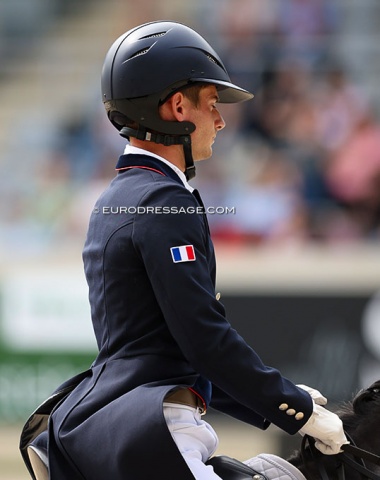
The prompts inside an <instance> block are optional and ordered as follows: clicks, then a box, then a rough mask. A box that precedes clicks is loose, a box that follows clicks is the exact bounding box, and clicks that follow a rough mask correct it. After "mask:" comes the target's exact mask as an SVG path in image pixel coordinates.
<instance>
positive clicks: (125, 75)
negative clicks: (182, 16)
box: [102, 21, 253, 179]
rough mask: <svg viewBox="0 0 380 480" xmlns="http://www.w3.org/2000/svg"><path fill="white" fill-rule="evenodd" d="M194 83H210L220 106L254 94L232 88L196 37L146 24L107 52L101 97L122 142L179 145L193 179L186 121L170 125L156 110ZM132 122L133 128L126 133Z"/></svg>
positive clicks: (180, 28)
mask: <svg viewBox="0 0 380 480" xmlns="http://www.w3.org/2000/svg"><path fill="white" fill-rule="evenodd" d="M195 83H206V84H207V83H210V84H212V85H215V86H216V88H217V90H218V95H219V101H220V102H221V103H236V102H242V101H245V100H249V99H251V98H252V97H253V95H252V94H251V93H250V92H248V91H247V90H244V89H242V88H240V87H238V86H236V85H234V84H233V83H231V79H230V77H229V75H228V73H227V71H226V68H225V67H224V65H223V63H222V61H221V59H220V58H219V56H218V54H217V53H216V52H215V51H214V50H213V48H212V47H211V46H210V45H209V44H208V43H207V42H206V40H204V38H202V37H201V36H200V35H199V34H198V33H197V32H195V31H194V30H192V29H191V28H189V27H187V26H185V25H182V24H180V23H176V22H169V21H158V22H151V23H146V24H144V25H141V26H138V27H136V28H133V29H132V30H129V31H128V32H126V33H125V34H123V35H122V36H121V37H119V38H118V39H117V40H116V41H115V42H114V44H113V45H112V46H111V48H110V49H109V51H108V53H107V55H106V58H105V61H104V65H103V71H102V95H103V102H104V104H105V107H106V110H107V114H108V118H109V119H110V121H111V122H112V124H113V125H114V126H115V127H116V128H117V129H118V130H120V134H121V135H122V136H124V137H126V138H129V137H131V136H133V137H136V138H138V139H140V140H149V141H153V142H156V143H162V144H164V145H174V144H182V145H183V147H184V152H185V161H186V172H185V173H186V176H187V178H188V179H190V178H192V177H194V176H195V167H194V162H193V158H192V154H191V137H190V134H191V133H192V132H193V131H194V130H195V125H194V124H193V123H191V122H169V121H165V120H162V119H161V117H160V116H159V112H158V107H159V106H160V105H161V104H162V103H164V102H165V101H166V100H167V99H168V98H169V97H170V96H171V95H172V94H174V93H175V92H176V91H178V90H180V89H181V88H183V87H186V86H190V85H192V84H195ZM131 123H134V124H136V125H138V128H137V129H134V128H131V127H130V126H127V125H128V124H129V125H130V124H131Z"/></svg>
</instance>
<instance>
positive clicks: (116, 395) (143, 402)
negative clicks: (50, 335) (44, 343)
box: [49, 21, 346, 480]
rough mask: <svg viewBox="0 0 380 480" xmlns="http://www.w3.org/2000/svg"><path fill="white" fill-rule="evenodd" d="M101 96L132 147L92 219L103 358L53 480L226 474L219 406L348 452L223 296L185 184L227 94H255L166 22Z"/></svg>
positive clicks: (64, 441) (339, 432)
mask: <svg viewBox="0 0 380 480" xmlns="http://www.w3.org/2000/svg"><path fill="white" fill-rule="evenodd" d="M102 94H103V101H104V104H105V107H106V110H107V113H108V117H109V119H110V121H111V122H112V124H113V125H114V126H115V127H116V128H117V129H118V130H119V131H120V134H121V135H122V136H124V137H126V138H128V139H129V143H128V145H127V147H126V150H125V152H124V154H123V155H121V157H120V158H119V161H118V163H117V167H116V168H117V172H118V173H117V175H116V177H115V178H114V180H113V181H112V182H111V184H110V186H109V187H108V188H107V189H106V191H105V192H104V193H103V194H102V196H101V197H100V198H99V200H98V202H97V204H96V208H95V209H94V212H93V213H92V215H91V219H90V225H89V230H88V235H87V240H86V244H85V248H84V252H83V258H84V266H85V272H86V277H87V281H88V285H89V298H90V303H91V312H92V321H93V326H94V331H95V335H96V339H97V342H98V347H99V354H98V356H97V358H96V360H95V361H94V363H93V365H92V368H91V369H90V371H89V372H88V374H87V376H86V378H85V379H84V380H82V381H81V382H80V383H79V385H78V386H77V387H76V388H75V389H74V390H73V392H72V393H71V394H70V395H69V396H68V398H67V399H66V400H65V401H64V402H63V403H61V404H60V405H59V407H58V408H57V409H56V410H55V411H54V413H53V415H52V417H51V421H50V425H49V435H50V436H49V458H50V475H51V477H50V478H52V479H54V480H63V479H67V478H70V479H71V480H76V479H81V480H83V479H88V480H104V479H105V478H107V479H108V478H109V479H112V480H127V479H133V480H136V479H138V480H147V479H151V478H159V479H161V478H165V479H166V480H171V479H172V480H174V479H175V480H178V479H181V480H191V479H193V478H196V479H202V480H206V479H210V480H211V479H213V480H215V479H218V478H220V477H218V476H217V475H216V474H215V473H214V471H213V469H212V467H211V466H207V465H206V464H205V462H206V461H207V459H208V458H209V457H210V456H211V455H212V454H213V452H214V451H215V449H216V447H217V443H218V439H217V436H216V434H215V432H214V430H213V429H212V427H211V426H210V425H209V424H208V423H207V422H206V421H205V420H204V417H201V415H202V414H204V413H206V410H207V409H208V407H209V406H211V407H213V408H215V409H217V410H220V411H222V412H224V413H227V414H229V415H231V416H232V417H235V418H237V419H239V420H242V421H244V422H246V423H249V424H251V425H254V426H256V427H258V428H261V429H266V428H267V427H268V426H269V425H270V423H274V424H275V425H277V426H278V427H280V428H281V429H283V430H284V431H285V432H288V433H289V434H294V433H296V432H299V431H300V432H301V433H303V434H309V435H312V436H314V437H315V438H317V439H318V440H317V448H319V449H320V450H321V451H322V452H323V453H326V454H335V453H337V452H339V450H340V447H341V445H342V444H343V443H345V442H346V438H345V436H344V433H343V429H342V423H341V421H340V420H339V418H338V417H337V416H336V415H335V414H333V413H331V412H329V411H328V410H326V409H324V408H323V407H322V406H320V405H321V404H324V403H325V402H326V399H325V398H324V397H323V396H322V395H321V394H320V393H319V392H318V391H316V390H314V389H311V388H308V387H305V386H296V385H294V384H293V383H292V382H291V381H290V380H288V379H286V378H285V377H283V376H282V375H281V373H280V372H279V371H278V370H276V369H274V368H271V367H268V366H265V365H264V364H263V362H262V361H261V359H260V358H259V357H258V355H257V354H256V353H255V351H254V350H253V349H252V348H251V347H250V346H249V345H247V343H246V342H245V341H244V340H243V338H241V337H240V336H239V334H238V333H237V332H236V331H235V330H234V329H232V328H231V325H230V324H229V323H228V321H227V319H226V315H225V310H224V307H223V305H222V304H221V302H220V301H219V299H218V298H216V295H215V256H214V250H213V246H212V242H211V239H210V235H209V230H208V225H207V218H206V216H205V214H204V212H203V207H202V203H201V199H200V196H199V193H198V192H197V191H196V190H194V189H193V188H192V187H191V186H190V185H189V183H188V181H189V180H190V179H191V178H193V177H194V175H195V166H194V161H200V160H203V159H205V158H208V157H210V156H211V153H212V144H213V142H214V140H215V137H216V135H217V133H218V132H219V131H220V130H222V129H223V128H224V126H225V123H224V120H223V118H222V117H221V115H220V113H219V111H218V103H223V102H231V103H234V102H240V101H245V100H249V99H250V98H252V94H251V93H249V92H248V91H246V90H244V89H242V88H240V87H238V86H236V85H234V84H232V83H231V80H230V78H229V76H228V73H227V71H226V69H225V67H224V65H223V63H222V61H221V59H220V58H219V56H218V55H217V53H216V52H215V51H214V50H213V49H212V48H211V47H210V45H209V44H208V43H207V42H206V41H205V40H204V39H203V38H202V37H201V36H200V35H199V34H198V33H196V32H195V31H194V30H192V29H190V28H188V27H186V26H184V25H182V24H179V23H175V22H168V21H159V22H152V23H148V24H144V25H141V26H139V27H136V28H134V29H132V30H130V31H128V32H127V33H125V34H124V35H122V36H121V37H120V38H119V39H118V40H116V42H115V43H114V44H113V45H112V46H111V48H110V50H109V52H108V54H107V56H106V59H105V63H104V67H103V73H102ZM121 207H122V209H121ZM109 212H116V213H114V214H110V213H109ZM253 315H254V313H253Z"/></svg>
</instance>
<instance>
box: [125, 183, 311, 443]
mask: <svg viewBox="0 0 380 480" xmlns="http://www.w3.org/2000/svg"><path fill="white" fill-rule="evenodd" d="M141 206H144V207H147V206H150V207H159V208H155V210H154V211H155V212H157V211H159V210H162V213H150V214H149V213H146V214H145V215H138V216H137V218H136V220H135V224H134V230H133V242H134V245H135V248H136V250H137V251H138V252H139V254H140V255H141V258H142V259H143V262H144V264H145V268H146V270H147V272H148V275H149V277H150V280H151V284H152V288H153V290H154V293H155V296H156V298H157V301H158V303H159V306H160V308H161V310H162V313H163V316H164V318H165V320H166V322H167V325H168V328H169V330H170V332H171V334H172V336H173V337H174V339H175V341H176V342H177V344H178V345H179V347H180V349H181V351H182V353H183V355H184V357H185V358H186V359H187V361H188V362H189V363H190V364H191V365H192V367H193V368H194V370H195V371H196V372H197V373H199V374H201V375H203V376H204V377H206V378H208V379H209V380H210V381H211V382H212V383H213V384H214V385H215V387H216V390H215V391H216V392H219V393H220V395H218V394H216V395H215V398H216V400H215V404H214V406H215V408H219V409H220V410H224V411H226V413H229V414H231V415H233V416H235V417H237V418H239V416H240V418H241V419H243V420H244V421H247V422H249V423H252V424H255V425H257V426H260V427H261V428H266V426H267V425H268V424H269V422H272V423H274V424H275V425H277V426H278V427H279V428H281V429H283V430H284V431H286V432H288V433H291V434H293V433H295V432H297V431H298V430H299V429H301V428H302V426H303V425H304V424H305V423H306V421H307V420H308V418H309V417H310V415H311V413H312V400H311V398H310V396H309V394H307V393H306V392H304V391H302V390H300V389H299V388H298V387H296V386H295V385H294V384H293V383H292V382H290V381H289V380H288V379H286V378H284V377H283V376H282V375H281V373H280V372H279V371H278V370H277V369H275V368H271V367H268V366H266V365H264V364H263V362H262V361H261V359H260V358H259V356H258V355H257V354H256V353H255V351H254V350H253V349H252V348H251V347H250V346H249V345H248V344H247V343H246V342H245V341H244V339H243V338H242V337H241V336H240V335H239V334H238V333H237V332H236V331H235V330H234V329H233V328H232V327H231V325H230V323H229V322H228V321H227V319H226V316H225V311H224V307H223V305H222V304H221V303H220V302H219V301H218V300H216V298H215V288H214V282H213V279H212V275H211V272H210V265H209V262H208V257H209V246H210V239H209V233H208V229H207V224H206V223H205V221H204V219H203V216H202V214H199V213H198V211H199V205H198V203H197V201H196V199H195V198H194V196H193V195H192V194H191V193H190V192H189V191H188V190H186V189H185V188H183V187H181V186H180V185H174V184H173V185H171V184H169V185H168V184H165V185H163V186H162V187H161V188H157V189H154V190H153V191H151V192H149V193H148V194H146V195H145V196H144V198H143V200H142V202H141ZM163 207H166V211H170V212H171V213H170V214H168V213H163V212H164V211H165V210H163ZM197 207H198V210H197ZM151 211H152V210H151ZM174 212H177V213H174ZM186 245H191V246H193V248H194V253H195V259H194V260H190V261H182V262H174V260H173V257H172V254H171V248H172V247H179V246H186ZM222 392H224V394H222ZM218 398H219V401H218ZM228 398H229V399H230V401H228ZM280 406H281V408H280ZM284 406H286V407H287V408H286V409H284ZM239 407H240V409H239ZM287 410H291V412H292V413H293V412H294V413H293V414H289V412H288V413H287ZM239 411H240V415H239ZM297 414H298V415H297Z"/></svg>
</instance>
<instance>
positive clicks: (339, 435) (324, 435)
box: [299, 403, 349, 455]
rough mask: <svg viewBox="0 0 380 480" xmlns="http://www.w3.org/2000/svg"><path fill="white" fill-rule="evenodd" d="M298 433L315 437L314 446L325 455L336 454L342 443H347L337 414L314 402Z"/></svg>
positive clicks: (339, 450)
mask: <svg viewBox="0 0 380 480" xmlns="http://www.w3.org/2000/svg"><path fill="white" fill-rule="evenodd" d="M299 433H300V434H301V435H310V436H311V437H313V438H315V447H316V448H317V449H318V450H319V451H320V452H322V453H324V454H325V455H336V454H337V453H339V452H341V448H340V447H341V446H342V445H343V444H344V443H349V442H348V441H347V438H346V436H345V434H344V431H343V423H342V421H341V419H340V418H339V417H338V415H336V414H335V413H332V412H330V411H329V410H326V408H323V407H321V406H320V405H317V404H316V403H314V409H313V413H312V415H311V417H310V418H309V420H308V421H307V422H306V423H305V425H304V426H303V427H302V428H301V430H300V431H299Z"/></svg>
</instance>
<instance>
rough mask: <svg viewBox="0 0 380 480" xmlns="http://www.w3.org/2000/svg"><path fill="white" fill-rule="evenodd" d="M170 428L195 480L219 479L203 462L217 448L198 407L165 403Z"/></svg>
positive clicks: (165, 412) (210, 429) (213, 432)
mask: <svg viewBox="0 0 380 480" xmlns="http://www.w3.org/2000/svg"><path fill="white" fill-rule="evenodd" d="M164 416H165V420H166V423H167V425H168V428H169V431H170V433H171V435H172V437H173V439H174V441H175V443H176V445H177V447H178V449H179V451H180V452H181V454H182V456H183V458H184V459H185V462H186V463H187V465H188V467H189V469H190V470H191V472H192V474H193V475H194V477H195V478H196V480H222V479H221V478H220V477H219V476H218V475H216V473H214V469H213V468H212V467H211V466H210V465H209V466H207V465H205V462H206V461H207V460H208V459H209V458H210V457H211V455H212V454H213V453H214V452H215V450H216V449H217V447H218V442H219V441H218V437H217V435H216V433H215V431H214V429H213V428H212V427H211V425H209V424H208V423H207V422H205V421H204V420H202V417H201V414H200V412H199V411H198V409H197V408H193V407H188V406H186V405H177V404H172V403H165V402H164Z"/></svg>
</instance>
